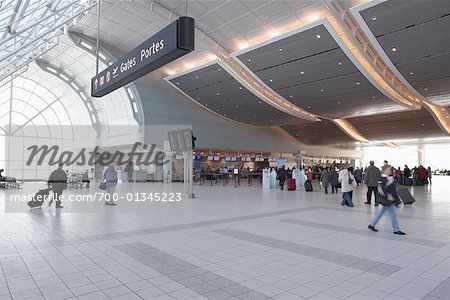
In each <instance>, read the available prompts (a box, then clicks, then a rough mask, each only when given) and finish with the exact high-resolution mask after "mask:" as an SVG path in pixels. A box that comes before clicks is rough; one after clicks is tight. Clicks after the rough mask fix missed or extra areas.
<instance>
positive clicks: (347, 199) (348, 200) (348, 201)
mask: <svg viewBox="0 0 450 300" xmlns="http://www.w3.org/2000/svg"><path fill="white" fill-rule="evenodd" d="M341 204H342V205H347V206H349V207H353V201H352V192H344V194H343V195H342V202H341Z"/></svg>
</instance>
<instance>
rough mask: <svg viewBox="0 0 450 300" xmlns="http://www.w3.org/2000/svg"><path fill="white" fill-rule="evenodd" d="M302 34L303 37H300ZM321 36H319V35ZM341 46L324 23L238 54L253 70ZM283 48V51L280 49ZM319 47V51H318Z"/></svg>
mask: <svg viewBox="0 0 450 300" xmlns="http://www.w3.org/2000/svg"><path fill="white" fill-rule="evenodd" d="M298 35H301V37H302V38H301V39H299V38H298ZM318 35H319V36H320V38H317V36H318ZM338 47H339V46H338V45H337V44H336V42H335V41H334V39H333V38H332V37H331V35H330V34H329V33H328V31H327V30H326V29H325V27H324V26H323V25H320V26H317V27H314V28H311V29H308V30H305V31H303V32H301V33H299V34H296V35H293V36H290V37H287V38H284V39H282V40H279V41H277V42H274V43H271V44H269V45H266V46H263V47H260V48H257V49H254V50H252V51H249V52H246V53H244V54H241V55H239V56H238V58H239V59H240V60H241V61H242V62H244V63H245V64H246V65H247V66H248V67H249V68H250V69H251V70H252V71H253V72H257V71H260V70H262V69H265V68H268V67H273V66H276V65H279V64H285V63H287V62H290V61H293V60H297V59H300V58H307V57H309V56H314V55H316V54H317V53H318V52H319V53H320V52H326V51H329V50H332V49H336V48H338ZM280 49H281V51H280ZM318 49H319V51H318Z"/></svg>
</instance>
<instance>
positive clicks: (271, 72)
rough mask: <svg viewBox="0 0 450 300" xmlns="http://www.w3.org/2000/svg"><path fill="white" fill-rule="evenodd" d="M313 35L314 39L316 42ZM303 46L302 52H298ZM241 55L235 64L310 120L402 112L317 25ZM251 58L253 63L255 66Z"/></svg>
mask: <svg viewBox="0 0 450 300" xmlns="http://www.w3.org/2000/svg"><path fill="white" fill-rule="evenodd" d="M317 32H319V34H320V38H317V37H316V34H317ZM305 43H306V44H305ZM305 45H307V52H304V51H303V50H299V49H302V47H304V46H305ZM323 45H328V48H323ZM333 47H334V48H333ZM280 48H281V49H282V51H279V49H280ZM305 54H307V55H305ZM246 55H247V56H245V57H244V56H243V55H241V56H239V58H240V59H241V60H242V62H243V63H244V64H246V65H247V66H248V67H249V68H250V69H252V70H253V71H254V72H255V74H256V75H257V76H258V77H259V78H260V79H261V80H262V81H264V83H266V84H267V85H268V86H269V87H270V88H272V89H273V90H275V91H276V92H277V93H278V94H280V95H281V96H283V97H284V98H285V99H287V100H288V101H291V102H292V103H294V104H296V105H298V106H299V107H301V108H302V109H304V110H306V111H310V112H312V113H314V114H316V115H319V116H323V117H327V118H345V117H351V116H355V115H368V114H373V113H379V112H385V111H392V110H394V111H398V110H403V109H404V108H403V107H402V106H400V105H398V104H396V103H394V102H393V101H392V100H390V99H389V98H387V97H386V96H384V95H383V94H382V93H380V92H379V91H378V90H377V89H376V88H375V87H374V86H373V85H372V84H371V83H370V82H369V81H368V80H367V79H366V78H365V76H364V75H362V74H361V73H360V72H359V70H358V69H357V68H356V67H355V65H354V64H353V63H352V62H351V61H350V59H349V58H348V57H347V55H345V53H344V52H343V51H342V50H341V49H340V48H339V47H338V46H337V44H336V42H335V41H334V39H333V37H332V36H331V35H330V34H329V33H328V31H327V30H326V29H325V28H324V27H323V26H322V25H320V26H317V27H314V28H312V29H309V30H306V31H303V32H300V33H297V34H294V35H293V36H290V37H287V38H285V39H283V40H280V41H278V42H276V43H273V44H269V45H266V46H263V47H261V48H258V49H255V50H252V51H250V52H249V53H247V54H246ZM260 56H264V62H263V63H262V62H261V61H259V57H260ZM250 57H252V58H251V62H248V59H247V58H250ZM253 57H258V60H257V62H255V61H254V58H253ZM246 59H247V60H246ZM256 63H257V64H258V65H257V67H255V64H256Z"/></svg>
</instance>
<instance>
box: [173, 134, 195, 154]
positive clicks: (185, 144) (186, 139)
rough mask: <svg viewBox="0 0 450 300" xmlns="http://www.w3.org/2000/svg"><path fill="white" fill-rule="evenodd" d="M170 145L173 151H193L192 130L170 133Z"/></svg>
mask: <svg viewBox="0 0 450 300" xmlns="http://www.w3.org/2000/svg"><path fill="white" fill-rule="evenodd" d="M168 135H169V144H170V150H172V151H184V150H192V148H193V145H192V129H182V130H175V131H169V132H168Z"/></svg>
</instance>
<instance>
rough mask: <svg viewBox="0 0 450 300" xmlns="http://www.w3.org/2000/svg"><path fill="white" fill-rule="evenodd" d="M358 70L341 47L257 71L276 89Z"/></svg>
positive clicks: (257, 73)
mask: <svg viewBox="0 0 450 300" xmlns="http://www.w3.org/2000/svg"><path fill="white" fill-rule="evenodd" d="M355 72H358V70H357V69H356V68H355V66H354V65H353V63H352V62H351V61H350V60H349V59H348V58H347V56H346V55H345V54H344V52H342V50H341V49H334V50H330V51H327V52H323V53H320V54H317V55H315V56H311V57H308V58H304V59H299V60H296V61H293V62H290V63H286V64H282V65H278V66H274V67H271V68H266V69H264V70H262V71H259V72H256V75H258V77H259V78H261V80H263V81H264V82H265V83H266V84H267V85H268V86H270V87H271V88H272V89H274V90H279V89H283V88H286V87H290V86H298V85H301V84H307V83H311V82H315V81H320V80H324V79H329V78H333V77H337V76H342V75H346V74H350V73H355Z"/></svg>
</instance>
